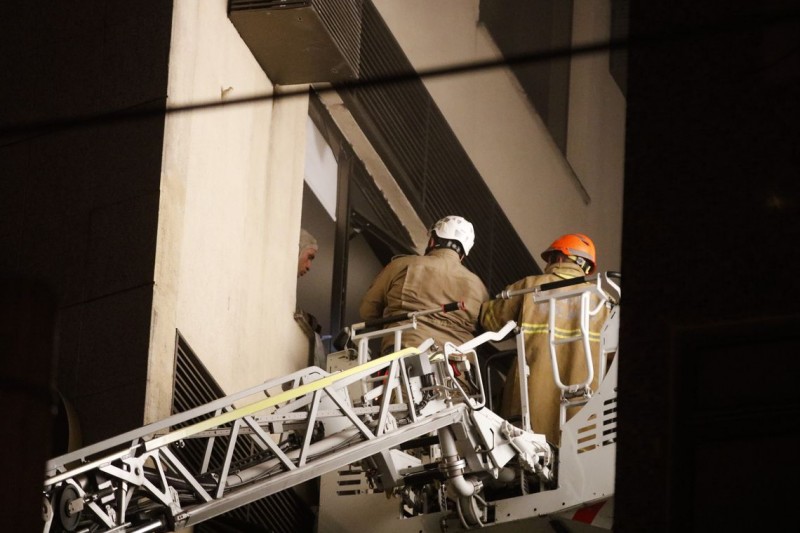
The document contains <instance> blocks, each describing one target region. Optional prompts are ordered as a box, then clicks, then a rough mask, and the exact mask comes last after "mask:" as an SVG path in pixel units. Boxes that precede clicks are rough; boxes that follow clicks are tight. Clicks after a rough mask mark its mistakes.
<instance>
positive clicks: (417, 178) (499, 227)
mask: <svg viewBox="0 0 800 533" xmlns="http://www.w3.org/2000/svg"><path fill="white" fill-rule="evenodd" d="M363 8H364V9H363V14H364V19H363V21H362V25H361V28H362V35H361V56H360V61H359V65H360V76H361V78H362V79H364V80H370V79H375V80H382V79H387V78H392V77H393V76H397V75H400V74H405V73H408V72H413V68H412V66H411V64H410V62H409V61H408V59H407V58H406V56H405V55H404V54H403V52H402V49H401V48H400V46H399V45H398V43H397V41H396V40H395V39H394V37H393V36H392V34H391V32H390V31H389V29H388V28H387V26H386V24H385V22H384V21H383V19H382V18H381V17H380V14H379V13H378V12H377V10H376V8H375V6H374V5H372V3H371V2H366V3H365V4H364V6H363ZM340 94H341V97H342V100H343V101H344V102H345V104H346V105H347V107H348V109H349V110H350V111H351V113H352V114H353V117H354V118H355V119H356V121H357V122H358V124H359V126H360V127H361V129H362V130H363V131H364V133H365V135H366V136H367V138H368V139H369V140H370V142H371V143H372V145H373V146H374V147H375V149H376V151H377V152H378V153H379V154H380V156H381V158H382V159H383V161H384V163H385V164H386V166H387V167H388V168H389V170H390V171H391V172H392V174H393V175H394V176H395V178H396V179H397V181H398V184H399V186H400V188H401V189H402V190H403V192H404V193H405V194H406V196H408V198H409V200H410V201H411V202H412V204H413V205H414V206H415V208H416V209H417V212H418V214H419V216H420V218H421V219H422V221H423V222H424V223H425V224H426V225H428V226H430V225H431V224H433V222H435V221H436V220H437V219H438V218H440V217H441V216H444V215H449V214H453V215H461V216H463V217H465V218H467V219H468V220H470V222H472V223H473V224H474V226H475V232H476V245H475V248H474V250H473V252H472V253H470V255H469V257H467V259H466V260H465V264H466V265H467V266H468V267H469V268H470V269H471V270H472V271H474V272H475V273H476V274H477V275H478V276H480V277H481V279H483V281H484V283H486V285H487V287H488V288H489V291H490V292H491V293H492V294H495V293H497V292H499V291H500V290H501V289H502V288H504V287H505V286H506V285H507V284H508V283H511V282H513V281H516V280H518V279H520V278H522V277H525V276H528V275H532V274H540V273H541V269H540V268H539V266H538V265H537V264H536V261H535V260H534V259H533V257H532V256H531V255H530V252H528V250H527V248H526V247H525V245H524V243H523V242H522V240H521V239H520V238H519V235H518V234H517V233H516V231H515V230H514V228H513V226H512V225H511V223H510V222H509V220H508V219H507V218H506V216H505V214H504V213H503V210H502V209H501V208H500V206H499V205H498V203H497V201H496V200H495V198H494V196H493V195H492V193H491V191H490V190H489V188H488V187H487V186H486V183H485V182H484V181H483V178H482V176H481V175H480V173H479V172H478V171H477V169H476V168H475V167H474V165H473V164H472V162H471V161H470V159H469V156H468V155H467V154H466V152H465V151H464V149H463V147H462V146H461V144H460V143H459V142H458V140H457V138H456V136H455V134H454V133H453V131H452V130H451V129H450V126H449V125H448V123H447V121H446V120H445V119H444V117H443V116H442V114H441V112H440V111H439V109H438V108H437V107H436V105H435V104H434V102H433V99H432V97H431V96H430V94H429V93H428V92H427V90H426V89H425V87H424V85H423V84H422V81H421V80H420V79H418V78H416V79H413V80H409V81H402V82H397V83H379V84H374V85H369V84H367V85H365V86H360V87H356V88H352V89H347V90H341V91H340Z"/></svg>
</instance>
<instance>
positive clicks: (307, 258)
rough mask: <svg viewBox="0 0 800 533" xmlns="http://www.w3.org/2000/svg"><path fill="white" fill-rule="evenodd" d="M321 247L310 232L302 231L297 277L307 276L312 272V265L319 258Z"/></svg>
mask: <svg viewBox="0 0 800 533" xmlns="http://www.w3.org/2000/svg"><path fill="white" fill-rule="evenodd" d="M318 250H319V245H318V244H317V239H315V238H314V236H313V235H311V234H310V233H309V232H307V231H306V230H304V229H302V228H301V229H300V251H299V252H298V255H297V277H298V278H299V277H302V276H305V275H306V274H307V273H308V271H309V270H311V263H312V262H313V261H314V258H315V257H316V256H317V251H318Z"/></svg>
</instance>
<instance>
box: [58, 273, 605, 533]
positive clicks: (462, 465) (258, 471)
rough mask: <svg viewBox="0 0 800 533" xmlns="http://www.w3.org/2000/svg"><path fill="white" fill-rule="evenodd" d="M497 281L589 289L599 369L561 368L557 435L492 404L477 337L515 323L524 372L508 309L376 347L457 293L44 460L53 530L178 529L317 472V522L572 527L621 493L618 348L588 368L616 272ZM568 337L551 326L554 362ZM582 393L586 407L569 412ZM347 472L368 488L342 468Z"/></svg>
mask: <svg viewBox="0 0 800 533" xmlns="http://www.w3.org/2000/svg"><path fill="white" fill-rule="evenodd" d="M498 296H499V297H504V298H510V297H515V296H523V297H530V298H533V299H534V301H536V302H542V303H544V304H546V305H549V306H551V309H554V306H557V305H558V302H559V301H561V300H564V299H569V298H579V299H580V301H581V314H582V318H581V331H580V333H579V334H578V335H577V336H576V337H575V338H574V339H569V341H570V342H580V343H582V344H583V345H584V346H585V348H586V350H587V355H586V356H587V359H588V361H589V374H590V375H589V376H587V378H588V379H586V380H585V381H582V382H581V383H577V384H573V383H562V382H561V379H560V376H558V372H557V371H556V372H554V379H556V383H557V384H558V386H559V388H560V390H561V391H562V394H561V397H562V417H561V422H562V424H561V435H562V436H561V440H560V443H559V444H558V445H554V444H553V443H549V442H547V440H546V439H545V437H544V435H542V434H538V433H535V431H534V430H535V428H532V429H533V430H532V429H531V428H530V427H529V423H522V424H520V426H522V427H519V426H515V425H513V424H512V423H510V422H509V421H507V420H504V419H503V418H501V417H500V416H499V415H497V414H496V413H495V412H494V411H493V410H492V405H491V397H490V396H487V393H486V390H487V387H486V385H485V383H484V381H485V376H484V375H483V374H484V373H485V365H482V364H481V363H482V361H481V356H480V355H479V353H478V350H479V349H480V348H481V347H482V346H484V345H487V346H488V345H491V344H492V343H500V342H503V341H504V339H507V338H511V337H512V333H514V332H516V336H515V337H516V344H517V355H516V364H517V365H519V366H518V367H519V369H520V370H521V373H520V375H523V376H524V375H526V372H527V365H526V362H525V351H524V344H523V343H522V333H521V331H519V328H518V327H517V324H516V323H515V322H513V321H510V322H508V323H507V324H506V325H505V326H504V327H503V328H502V329H501V330H499V331H496V332H486V333H483V334H481V335H479V336H477V337H475V338H474V339H471V340H470V341H468V342H466V343H464V344H461V345H459V346H455V345H453V344H452V343H445V345H444V346H441V347H440V346H436V345H435V344H434V341H433V339H428V340H426V341H425V342H423V343H422V344H420V345H419V346H417V347H408V348H403V349H397V350H396V351H394V352H393V353H390V354H388V355H385V356H382V357H377V358H370V356H369V341H370V340H371V339H374V338H379V337H383V336H385V335H388V334H393V335H394V336H395V345H396V347H397V348H399V346H400V344H401V342H400V340H401V335H402V331H404V330H406V329H408V328H415V327H416V320H417V318H418V317H420V316H424V315H425V314H428V313H433V312H449V311H452V310H454V309H456V308H457V307H458V304H448V305H445V306H443V307H440V308H437V309H431V310H425V311H419V312H415V313H408V314H407V315H404V316H399V317H397V316H396V317H387V318H383V319H378V320H375V321H370V322H365V323H361V324H355V325H353V326H351V327H349V328H346V329H345V333H346V336H347V343H346V344H347V346H346V347H345V348H344V349H343V350H342V351H341V352H336V353H333V354H330V355H329V357H328V361H329V363H328V369H322V368H320V367H317V366H312V367H309V368H305V369H302V370H299V371H297V372H294V373H291V374H289V375H287V376H284V377H280V378H275V379H271V380H269V381H267V382H265V383H263V384H260V385H257V386H254V387H251V388H249V389H246V390H243V391H241V392H238V393H235V394H232V395H229V396H226V397H224V398H220V399H218V400H215V401H213V402H210V403H208V404H205V405H203V406H200V407H196V408H194V409H191V410H189V411H186V412H183V413H179V414H176V415H173V416H171V417H169V418H166V419H164V420H161V421H159V422H155V423H152V424H148V425H146V426H144V427H142V428H139V429H135V430H132V431H129V432H126V433H123V434H121V435H118V436H116V437H113V438H110V439H107V440H104V441H102V442H99V443H96V444H93V445H90V446H87V447H84V448H81V449H79V450H76V451H73V452H70V453H67V454H65V455H62V456H60V457H56V458H54V459H52V460H50V461H48V462H47V465H46V468H45V479H44V487H43V519H44V529H43V531H44V532H45V533H53V532H55V533H61V532H64V531H66V532H81V533H84V532H85V533H93V532H120V533H121V532H126V533H145V532H156V533H158V532H169V531H177V530H180V529H183V528H188V527H191V526H193V525H196V524H199V523H201V522H203V521H205V520H208V519H210V518H213V517H216V516H218V515H221V514H223V513H226V512H228V511H231V510H233V509H236V508H238V507H240V506H243V505H247V504H248V503H251V502H254V501H255V500H258V499H261V498H264V497H266V496H269V495H271V494H274V493H276V492H279V491H282V490H285V489H288V488H291V487H295V486H297V485H299V484H301V483H305V482H307V481H309V480H312V479H314V478H320V477H321V476H322V477H321V480H322V482H321V485H322V488H321V491H320V492H321V496H320V519H319V522H318V531H319V532H320V533H325V532H335V531H352V530H355V529H361V528H362V527H363V525H361V524H362V522H363V521H364V520H369V521H370V522H369V523H370V524H371V530H373V531H382V530H384V529H383V528H384V527H386V528H391V530H392V531H409V532H411V531H413V532H415V533H416V532H420V531H425V532H434V531H436V532H443V531H463V530H471V529H476V528H482V527H497V528H500V529H498V531H500V530H501V529H502V527H503V526H508V525H514V524H517V525H518V523H520V522H521V521H525V520H531V519H541V518H542V517H544V518H546V519H547V520H548V522H547V523H548V524H550V526H549V527H550V529H541V531H553V530H555V531H573V530H572V529H569V528H568V527H567V526H566V525H565V524H569V523H570V522H571V520H572V518H571V517H572V516H573V514H574V513H576V512H580V511H581V509H586V508H587V506H592V505H593V506H595V508H596V506H597V505H603V504H606V503H608V502H611V500H612V497H613V483H614V457H615V451H616V445H615V443H616V439H615V434H616V383H617V371H616V369H617V365H618V361H619V357H618V356H615V357H613V359H611V363H610V365H609V366H608V368H605V363H601V368H599V369H593V368H592V364H591V355H590V354H589V353H588V348H589V345H588V341H587V340H586V339H588V335H589V332H588V317H589V316H591V315H592V314H594V313H597V312H598V311H599V310H600V308H601V307H603V308H607V309H608V310H609V312H608V319H607V320H606V323H605V325H604V328H603V334H602V338H601V353H603V354H610V353H616V352H617V330H618V321H619V313H618V306H619V299H620V286H619V274H617V273H613V272H606V273H600V274H595V275H592V276H586V277H583V278H577V279H575V280H569V281H568V282H557V283H553V284H549V285H542V286H540V287H535V288H533V289H529V290H527V289H526V290H525V291H518V292H517V293H513V294H509V293H503V294H501V295H498ZM398 319H402V320H403V321H404V322H403V323H401V324H400V325H394V326H389V327H383V326H385V325H387V324H390V323H392V322H393V321H396V320H398ZM551 327H553V325H552V324H551ZM563 342H564V341H563V340H559V341H555V340H554V339H553V337H552V335H551V357H552V358H553V362H554V363H555V361H556V358H557V357H558V350H557V345H558V344H559V343H563ZM600 359H601V361H605V360H606V357H601V358H600ZM482 367H484V368H482ZM593 372H599V373H600V376H601V379H600V382H599V386H598V390H597V391H592V390H591V389H590V388H589V387H588V383H590V382H591V381H592V376H591V374H592V373H593ZM521 381H524V380H521ZM522 396H523V398H524V399H523V400H522V404H523V405H522V407H523V415H525V414H526V413H527V408H528V406H527V398H526V395H524V394H523V395H522ZM576 397H579V398H580V404H579V405H580V410H579V411H578V412H577V414H575V415H574V416H572V417H571V418H570V419H569V420H567V419H566V416H565V415H564V413H565V412H566V408H567V407H574V406H575V405H576V403H575V398H576ZM524 420H525V416H523V421H524ZM188 449H193V450H199V452H200V453H199V454H195V455H188V454H186V453H185V451H186V450H188ZM243 450H244V451H243ZM197 457H199V458H200V459H197ZM341 475H349V476H357V477H358V480H357V481H356V482H357V483H362V484H363V486H364V487H366V488H365V489H364V490H361V489H357V490H353V486H354V485H353V482H352V481H348V482H344V483H340V482H338V481H336V478H337V476H341ZM326 479H327V480H332V481H331V482H330V483H326ZM342 487H344V488H342ZM342 498H348V499H347V500H346V503H345V501H344V500H341V499H342ZM377 501H379V502H380V504H379V505H376V502H377ZM610 508H612V507H611V505H610V503H609V504H608V505H607V509H610ZM556 522H557V523H559V524H561V525H562V529H552V528H553V527H555V526H553V524H554V523H556ZM609 528H610V523H609V524H608V527H606V528H604V529H600V528H597V529H596V530H597V531H603V530H608V529H609ZM530 530H531V531H536V529H530ZM594 530H595V529H592V531H594ZM574 531H589V530H588V529H579V530H578V529H575V530H574Z"/></svg>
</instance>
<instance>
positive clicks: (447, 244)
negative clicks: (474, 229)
mask: <svg viewBox="0 0 800 533" xmlns="http://www.w3.org/2000/svg"><path fill="white" fill-rule="evenodd" d="M432 240H433V244H432V245H429V246H428V248H427V250H425V253H428V252H430V251H431V250H432V249H434V248H449V249H450V250H453V251H454V252H455V253H457V254H458V256H459V257H460V258H462V259H463V258H464V255H465V254H464V249H463V248H462V247H461V244H459V243H458V241H455V240H453V239H442V238H438V239H437V238H433V239H432Z"/></svg>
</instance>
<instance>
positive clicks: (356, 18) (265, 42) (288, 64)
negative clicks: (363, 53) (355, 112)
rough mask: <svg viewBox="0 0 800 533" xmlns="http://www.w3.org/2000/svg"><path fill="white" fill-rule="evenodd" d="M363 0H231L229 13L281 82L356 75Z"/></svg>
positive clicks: (269, 72) (258, 57) (261, 62)
mask: <svg viewBox="0 0 800 533" xmlns="http://www.w3.org/2000/svg"><path fill="white" fill-rule="evenodd" d="M362 3H363V0H229V3H228V17H229V18H230V19H231V22H232V23H233V25H234V26H235V27H236V29H237V30H238V31H239V34H240V35H241V36H242V39H243V40H244V42H245V43H246V44H247V46H248V47H249V48H250V50H251V51H252V52H253V56H254V57H255V58H256V61H258V63H259V65H261V68H262V69H264V72H266V74H267V76H269V79H270V80H271V81H272V82H273V83H275V84H278V85H292V84H297V83H314V82H336V81H348V80H354V79H356V78H358V70H359V69H358V57H359V48H360V46H361V41H360V39H361V7H362Z"/></svg>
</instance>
